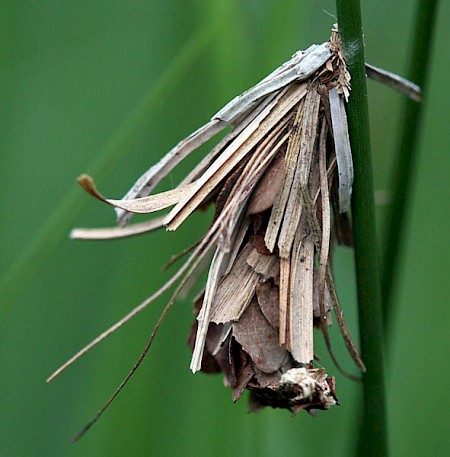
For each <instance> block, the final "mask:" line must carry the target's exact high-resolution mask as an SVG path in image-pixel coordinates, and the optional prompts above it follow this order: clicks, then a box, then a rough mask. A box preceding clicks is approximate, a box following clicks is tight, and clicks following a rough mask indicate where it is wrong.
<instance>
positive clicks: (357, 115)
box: [336, 0, 387, 456]
mask: <svg viewBox="0 0 450 457" xmlns="http://www.w3.org/2000/svg"><path fill="white" fill-rule="evenodd" d="M336 6H337V15H338V23H339V32H340V35H341V39H342V43H343V48H344V56H345V59H346V61H347V65H348V68H349V71H350V74H351V77H352V93H351V96H350V100H349V103H348V106H347V108H348V109H347V115H348V124H349V134H350V143H351V147H352V153H353V163H354V173H355V176H354V187H353V201H352V215H353V230H354V232H353V233H354V246H355V267H356V280H357V292H358V308H359V327H360V335H361V354H362V358H363V360H364V363H365V364H366V367H367V371H366V373H364V376H363V392H364V414H363V423H362V427H361V433H362V435H361V439H360V444H361V446H360V452H361V455H365V456H386V455H387V431H386V411H385V393H384V361H383V326H382V309H381V291H380V282H379V273H378V254H377V238H376V232H375V208H374V194H373V176H372V163H371V150H370V131H369V113H368V105H367V86H366V74H365V67H364V44H363V33H362V25H361V7H360V3H359V1H358V0H337V1H336Z"/></svg>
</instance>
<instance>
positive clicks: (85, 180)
mask: <svg viewBox="0 0 450 457" xmlns="http://www.w3.org/2000/svg"><path fill="white" fill-rule="evenodd" d="M77 181H78V183H79V184H80V186H81V187H82V188H83V189H84V190H85V191H86V192H87V193H89V194H90V195H92V196H93V197H94V198H96V199H98V200H100V201H102V202H105V203H107V204H108V205H111V206H114V207H115V208H120V209H123V210H125V211H129V212H131V213H138V214H148V213H153V212H155V211H159V210H161V209H165V208H168V207H169V206H173V205H175V204H177V203H178V202H179V201H180V200H182V199H183V198H185V197H186V196H187V195H188V194H189V193H190V192H192V190H193V189H194V187H195V185H196V182H193V183H190V184H186V185H185V186H182V187H177V188H175V189H172V190H168V191H166V192H160V193H159V194H155V195H150V196H149V197H142V198H136V199H134V200H114V199H112V198H106V197H104V196H103V195H102V194H101V193H100V192H99V191H98V190H97V189H96V187H95V183H94V180H93V179H92V178H91V177H90V176H89V175H81V176H80V177H79V178H78V180H77Z"/></svg>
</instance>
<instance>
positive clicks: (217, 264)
mask: <svg viewBox="0 0 450 457" xmlns="http://www.w3.org/2000/svg"><path fill="white" fill-rule="evenodd" d="M227 257H229V256H228V255H227V254H225V253H224V252H223V251H221V250H219V249H216V252H215V253H214V257H213V259H212V262H211V266H210V269H209V274H208V279H207V281H206V288H205V294H204V297H203V304H202V307H201V309H200V312H199V313H198V316H197V321H198V327H197V335H196V337H195V345H194V351H193V353H192V359H191V365H190V368H191V370H192V372H193V373H196V372H197V371H199V370H201V367H202V358H203V351H204V348H205V341H206V334H207V332H208V326H209V322H210V311H211V304H212V302H213V300H214V294H215V292H216V290H217V285H218V283H219V280H220V278H221V277H222V274H223V273H224V271H225V268H226V266H227V260H228V258H227Z"/></svg>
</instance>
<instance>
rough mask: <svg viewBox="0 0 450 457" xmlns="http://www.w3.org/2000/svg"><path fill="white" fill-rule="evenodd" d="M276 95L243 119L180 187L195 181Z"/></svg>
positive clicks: (268, 98) (264, 101)
mask: <svg viewBox="0 0 450 457" xmlns="http://www.w3.org/2000/svg"><path fill="white" fill-rule="evenodd" d="M275 97H276V94H272V95H271V96H269V97H266V98H265V99H264V100H263V101H262V102H261V103H260V104H259V105H258V106H257V107H255V109H254V110H252V111H251V112H250V113H248V114H247V115H246V116H244V117H243V119H242V120H240V121H239V123H237V124H236V126H235V127H234V128H233V130H231V132H229V133H228V134H227V135H226V136H225V137H224V138H222V140H221V141H220V142H219V143H218V144H217V145H216V146H214V148H213V149H212V150H211V151H210V152H209V153H208V154H207V155H206V156H205V157H203V159H202V160H201V161H200V162H199V163H198V165H197V166H196V167H195V168H194V169H193V170H192V171H191V172H190V173H189V174H188V175H187V176H186V177H185V178H184V179H183V181H181V183H180V186H184V185H185V184H189V183H191V182H193V181H195V180H197V179H198V178H199V177H200V176H201V175H202V174H203V173H204V172H205V171H206V170H207V169H208V168H209V167H210V165H211V164H212V163H213V162H214V160H216V158H217V157H218V156H219V155H220V154H221V153H222V152H223V150H224V149H226V148H227V147H228V146H229V145H230V144H231V142H232V141H233V140H234V139H235V138H236V137H237V136H239V135H240V133H241V132H242V131H243V130H244V129H245V128H246V127H247V126H248V125H249V124H250V123H251V122H252V121H253V120H254V119H255V118H256V117H257V116H258V115H259V114H260V113H261V111H262V110H263V109H264V108H266V106H267V105H269V104H270V103H271V102H272V101H273V100H274V98H275Z"/></svg>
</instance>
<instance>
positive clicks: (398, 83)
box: [366, 63, 422, 102]
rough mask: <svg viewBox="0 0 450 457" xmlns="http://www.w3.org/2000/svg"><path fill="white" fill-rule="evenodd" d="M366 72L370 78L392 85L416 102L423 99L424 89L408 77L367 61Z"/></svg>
mask: <svg viewBox="0 0 450 457" xmlns="http://www.w3.org/2000/svg"><path fill="white" fill-rule="evenodd" d="M366 73H367V76H368V77H369V78H371V79H373V80H374V81H377V82H379V83H382V84H385V85H386V86H389V87H391V88H392V89H394V90H396V91H397V92H400V93H401V94H403V95H406V96H407V97H408V98H410V99H411V100H414V101H415V102H421V101H422V91H421V89H420V87H419V86H418V85H417V84H414V83H413V82H411V81H409V80H407V79H406V78H402V77H401V76H399V75H396V74H395V73H391V72H390V71H386V70H383V69H382V68H379V67H375V66H374V65H370V64H368V63H366Z"/></svg>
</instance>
